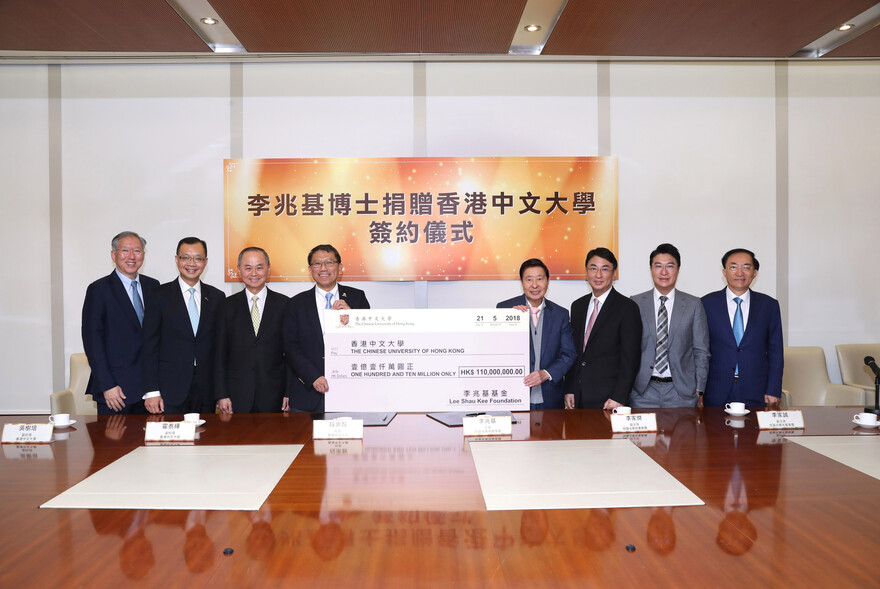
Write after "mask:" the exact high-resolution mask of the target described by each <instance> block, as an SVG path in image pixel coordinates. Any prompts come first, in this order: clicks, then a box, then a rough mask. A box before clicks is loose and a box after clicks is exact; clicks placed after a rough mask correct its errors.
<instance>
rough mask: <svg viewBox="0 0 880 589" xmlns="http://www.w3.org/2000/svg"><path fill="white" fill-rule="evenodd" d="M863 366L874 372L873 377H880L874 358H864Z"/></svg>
mask: <svg viewBox="0 0 880 589" xmlns="http://www.w3.org/2000/svg"><path fill="white" fill-rule="evenodd" d="M865 366H867V367H868V368H870V369H871V370H873V371H874V376H876V377H880V366H877V363H876V362H875V361H874V356H865Z"/></svg>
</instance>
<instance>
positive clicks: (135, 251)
mask: <svg viewBox="0 0 880 589" xmlns="http://www.w3.org/2000/svg"><path fill="white" fill-rule="evenodd" d="M116 252H117V253H120V254H122V255H123V256H127V255H129V254H133V255H135V256H140V255H141V254H143V253H144V250H142V249H133V250H132V249H128V248H127V247H124V248H122V249H121V250H116Z"/></svg>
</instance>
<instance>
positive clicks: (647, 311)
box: [639, 291, 657, 348]
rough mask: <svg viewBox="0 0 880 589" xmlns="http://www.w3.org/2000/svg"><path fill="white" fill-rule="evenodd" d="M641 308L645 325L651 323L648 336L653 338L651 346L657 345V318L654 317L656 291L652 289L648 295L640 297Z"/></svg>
mask: <svg viewBox="0 0 880 589" xmlns="http://www.w3.org/2000/svg"><path fill="white" fill-rule="evenodd" d="M639 310H640V311H641V313H642V322H643V323H644V325H650V326H651V329H649V330H648V337H649V338H650V339H651V347H652V348H656V347H657V318H656V317H654V291H650V292H649V293H648V296H646V297H640V299H639Z"/></svg>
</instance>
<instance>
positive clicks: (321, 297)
mask: <svg viewBox="0 0 880 589" xmlns="http://www.w3.org/2000/svg"><path fill="white" fill-rule="evenodd" d="M308 259H309V273H310V274H311V276H312V279H313V280H314V281H315V287H314V288H310V289H309V290H307V291H305V292H301V293H299V294H298V295H296V296H295V297H293V298H292V299H290V302H289V303H288V304H287V311H286V313H285V315H284V354H285V357H286V358H287V363H288V365H289V366H290V367H291V368H292V369H293V372H294V376H295V378H292V379H290V380H291V382H289V383H288V386H287V390H288V395H289V397H290V409H291V411H300V412H323V411H324V394H325V393H326V392H327V391H328V390H330V385H329V384H328V383H327V379H326V378H325V377H324V311H325V310H327V309H369V308H370V303H369V302H368V301H367V296H366V295H365V294H364V291H362V290H358V289H356V288H352V287H350V286H343V285H341V284H339V283H338V282H337V279H338V278H339V274H340V270H341V264H342V257H341V256H340V255H339V252H338V251H336V248H335V247H333V246H332V245H329V244H323V245H318V246H315V247H314V248H312V251H310V252H309V258H308Z"/></svg>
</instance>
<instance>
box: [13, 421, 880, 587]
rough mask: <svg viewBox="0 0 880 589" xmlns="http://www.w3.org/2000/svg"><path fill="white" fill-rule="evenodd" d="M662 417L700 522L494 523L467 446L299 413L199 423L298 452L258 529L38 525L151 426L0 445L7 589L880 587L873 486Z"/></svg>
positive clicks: (730, 430) (93, 519)
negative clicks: (326, 425)
mask: <svg viewBox="0 0 880 589" xmlns="http://www.w3.org/2000/svg"><path fill="white" fill-rule="evenodd" d="M803 412H804V419H805V422H806V425H807V428H806V430H805V431H804V434H805V435H845V436H854V435H876V433H877V430H862V429H861V428H856V427H854V426H853V425H852V423H851V420H852V416H853V414H854V413H856V412H858V409H857V408H804V409H803ZM657 413H658V426H659V430H660V431H659V432H658V433H657V434H656V435H655V434H640V435H638V436H634V437H633V438H632V439H633V441H634V443H636V444H637V445H639V447H641V448H642V450H643V451H644V452H645V453H647V454H648V455H649V456H650V457H652V458H653V459H654V460H655V461H656V462H657V463H658V464H660V465H661V466H662V467H663V468H665V469H666V470H667V471H668V472H669V473H671V474H672V475H673V476H675V477H676V478H677V479H678V480H679V481H681V482H682V483H683V484H684V485H685V486H687V487H688V488H689V489H690V490H691V491H693V492H694V493H696V495H697V496H699V497H700V498H701V499H702V500H703V501H705V503H706V504H705V505H704V506H695V507H674V508H626V509H580V510H530V511H493V512H489V511H487V510H486V508H485V504H484V502H483V499H482V494H481V492H480V486H479V481H478V479H477V472H476V469H475V467H474V463H473V460H472V458H471V455H470V452H469V448H468V445H467V443H465V441H464V438H463V437H462V430H461V428H447V427H446V426H444V425H442V424H440V423H438V422H436V421H433V420H431V419H430V418H428V417H426V416H424V415H417V414H400V415H398V416H397V417H395V419H394V420H393V421H392V422H391V424H390V425H389V426H387V427H382V428H372V427H371V428H364V439H363V442H362V443H361V442H354V443H344V444H341V443H328V442H326V441H323V442H319V443H318V444H317V445H316V444H315V443H314V442H313V441H312V440H311V419H310V416H308V415H302V414H277V415H265V414H264V415H238V414H236V415H232V416H223V417H221V416H218V415H209V416H206V419H207V423H206V424H205V425H204V426H203V427H201V428H199V439H198V440H197V441H196V444H197V445H230V444H304V445H305V446H304V448H303V450H302V452H300V454H299V456H297V458H296V460H295V461H294V462H293V464H292V465H291V467H290V468H289V469H288V471H287V472H286V474H285V475H284V476H283V477H282V478H281V480H280V482H279V483H278V485H277V486H276V488H275V489H274V491H273V492H272V493H271V495H270V496H269V498H268V500H267V501H266V503H265V504H264V506H263V508H262V509H261V510H260V511H252V512H248V511H162V510H152V511H151V510H114V509H91V510H89V509H39V505H41V504H42V503H44V502H45V501H47V500H49V499H51V498H52V497H54V496H55V495H57V494H58V493H61V492H63V491H65V490H66V489H68V488H70V487H71V486H73V485H74V484H76V483H78V482H79V481H81V480H83V479H84V478H86V477H87V476H89V475H91V474H92V473H94V472H96V471H97V470H99V469H101V468H103V467H104V466H106V465H108V464H110V463H111V462H113V461H114V460H116V459H118V458H119V457H121V456H123V455H124V454H126V453H128V452H130V451H131V450H132V449H134V448H136V447H138V446H142V445H144V442H143V437H144V422H145V421H146V419H147V417H145V416H130V417H121V416H113V417H110V418H107V417H94V416H92V417H85V418H83V417H81V416H80V417H76V419H77V420H78V422H77V423H76V424H75V425H74V426H73V427H72V428H69V429H65V430H56V432H61V433H64V432H67V433H68V434H69V435H68V436H66V438H67V439H62V440H58V441H55V442H54V443H53V444H51V445H50V446H43V447H41V448H37V447H35V446H26V447H20V446H15V445H4V447H3V458H2V477H0V493H2V507H0V546H2V555H0V587H81V586H82V587H85V586H89V587H114V586H126V587H127V586H144V587H160V586H175V587H177V586H180V587H188V588H189V587H273V586H315V587H325V586H326V587H388V586H400V587H410V586H418V587H421V586H437V587H451V586H453V587H454V586H460V587H565V586H581V587H583V586H592V587H604V586H608V587H612V586H613V587H617V586H621V587H634V586H638V587H672V586H675V587H691V586H692V587H706V586H710V587H734V586H739V587H758V586H761V587H791V586H798V587H808V586H813V587H832V586H864V587H876V586H878V585H880V568H878V567H877V566H876V562H877V559H878V557H880V525H878V523H877V518H878V513H880V481H878V480H877V479H874V478H873V477H870V476H868V475H865V474H862V473H860V472H858V471H856V470H853V469H851V468H849V467H846V466H843V465H842V464H839V463H837V462H835V461H833V460H830V459H828V458H825V457H823V456H821V455H819V454H816V453H814V452H812V451H810V450H808V449H806V448H803V447H801V446H799V445H797V444H793V443H790V442H787V441H785V440H784V439H783V438H782V437H781V436H778V435H776V434H773V433H771V432H766V431H765V432H759V431H758V429H757V422H756V420H755V419H754V418H753V416H754V413H753V414H751V418H749V419H748V420H746V421H745V422H744V424H743V425H744V426H743V427H741V428H736V427H732V424H728V423H726V422H727V421H728V416H727V415H725V414H724V413H723V412H722V411H721V410H719V409H701V410H698V409H667V410H660V411H658V412H657ZM516 415H518V416H520V417H521V418H522V419H523V422H522V423H521V424H518V425H517V426H515V428H514V435H513V436H512V438H513V439H514V440H560V439H568V440H573V439H603V438H611V437H612V433H611V427H610V420H609V416H608V414H607V413H605V412H603V411H599V410H575V411H543V412H541V411H533V412H531V413H518V414H516ZM167 419H169V420H171V419H173V418H172V417H168V418H167ZM44 421H45V416H33V417H24V416H3V417H0V423H25V422H30V423H36V422H44ZM62 437H64V436H62ZM510 468H512V469H514V470H515V469H516V465H515V464H512V465H510ZM571 468H573V469H574V468H578V465H577V464H572V465H571ZM522 476H523V477H528V476H529V473H528V472H523V473H522ZM596 476H602V473H596ZM628 547H630V548H634V550H627V548H628ZM225 549H232V553H231V554H229V555H225V554H224V550H225Z"/></svg>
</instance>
